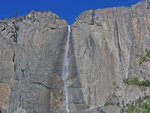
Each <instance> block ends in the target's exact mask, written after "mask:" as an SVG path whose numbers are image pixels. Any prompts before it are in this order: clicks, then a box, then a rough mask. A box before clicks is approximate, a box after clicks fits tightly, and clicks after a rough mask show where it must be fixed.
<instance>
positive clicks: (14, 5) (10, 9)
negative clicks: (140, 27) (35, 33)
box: [0, 0, 143, 25]
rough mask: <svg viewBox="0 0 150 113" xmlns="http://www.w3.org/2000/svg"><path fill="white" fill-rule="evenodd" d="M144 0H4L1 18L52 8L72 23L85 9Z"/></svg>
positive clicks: (129, 3)
mask: <svg viewBox="0 0 150 113" xmlns="http://www.w3.org/2000/svg"><path fill="white" fill-rule="evenodd" d="M139 1H143V0H2V1H1V7H0V19H1V18H9V17H10V16H13V15H15V14H16V12H17V14H18V16H23V15H26V14H27V13H28V12H30V11H32V10H38V11H43V10H50V11H52V12H54V13H56V14H57V15H59V16H60V18H64V19H65V20H67V22H68V23H69V24H70V25H71V24H72V23H73V22H74V20H75V18H76V17H78V16H79V14H80V13H81V12H83V11H85V10H89V9H99V8H108V7H116V6H117V7H118V6H127V7H129V6H131V5H133V4H135V3H137V2H139Z"/></svg>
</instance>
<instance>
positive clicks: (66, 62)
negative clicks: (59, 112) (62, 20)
mask: <svg viewBox="0 0 150 113" xmlns="http://www.w3.org/2000/svg"><path fill="white" fill-rule="evenodd" d="M69 41H70V26H68V35H67V43H66V47H65V56H64V61H63V70H62V80H63V82H64V92H65V107H66V112H67V113H69V94H68V84H67V78H68V70H69V69H68V68H69V57H68V53H69Z"/></svg>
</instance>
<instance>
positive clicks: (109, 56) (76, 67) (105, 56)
mask: <svg viewBox="0 0 150 113" xmlns="http://www.w3.org/2000/svg"><path fill="white" fill-rule="evenodd" d="M149 26H150V9H148V8H147V6H146V2H140V3H138V4H136V5H134V6H132V7H131V8H127V7H117V8H115V7H114V8H108V9H97V10H89V11H85V12H83V13H82V14H81V15H80V16H79V17H77V19H76V20H75V22H74V23H73V24H72V25H71V28H70V42H69V50H68V57H69V72H68V79H67V85H68V86H67V88H68V94H69V105H68V107H69V112H70V113H120V111H121V109H122V108H123V107H124V106H125V105H126V104H128V103H130V102H131V101H134V100H135V99H138V98H139V97H143V96H145V95H150V89H149V88H147V90H146V91H145V92H143V91H141V90H140V88H138V87H136V86H128V85H125V84H124V83H123V79H124V78H128V77H132V76H137V77H139V78H141V79H148V80H150V77H149V75H150V71H149V69H150V64H149V63H143V64H142V65H140V66H139V59H138V58H137V57H136V54H144V51H145V48H149V49H150V38H149V37H150V28H149ZM67 36H68V25H67V22H66V21H65V20H63V19H60V18H59V17H58V16H57V15H55V14H53V13H52V12H50V11H45V12H33V11H32V12H30V13H29V14H28V15H26V16H24V17H18V18H13V19H7V20H1V21H0V110H1V112H2V113H63V112H66V106H65V97H66V95H65V92H64V83H63V80H62V72H63V71H62V69H63V68H62V67H63V60H64V55H65V47H66V42H67ZM108 103H113V105H112V104H111V105H109V104H108ZM104 105H105V106H104Z"/></svg>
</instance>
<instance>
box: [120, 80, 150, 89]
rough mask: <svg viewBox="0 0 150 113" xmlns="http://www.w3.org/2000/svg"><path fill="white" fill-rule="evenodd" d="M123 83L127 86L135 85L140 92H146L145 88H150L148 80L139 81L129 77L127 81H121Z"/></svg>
mask: <svg viewBox="0 0 150 113" xmlns="http://www.w3.org/2000/svg"><path fill="white" fill-rule="evenodd" d="M123 83H125V84H128V85H136V86H138V87H140V89H141V90H142V91H146V87H150V81H149V80H143V81H140V80H139V78H138V77H130V78H127V79H123Z"/></svg>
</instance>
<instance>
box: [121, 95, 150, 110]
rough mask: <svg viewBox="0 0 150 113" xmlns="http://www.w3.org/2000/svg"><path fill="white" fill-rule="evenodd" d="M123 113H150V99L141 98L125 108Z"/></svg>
mask: <svg viewBox="0 0 150 113" xmlns="http://www.w3.org/2000/svg"><path fill="white" fill-rule="evenodd" d="M122 113H150V97H149V96H147V97H144V98H139V99H138V100H136V101H134V102H132V103H131V104H129V105H128V106H126V107H125V108H123V109H122Z"/></svg>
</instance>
